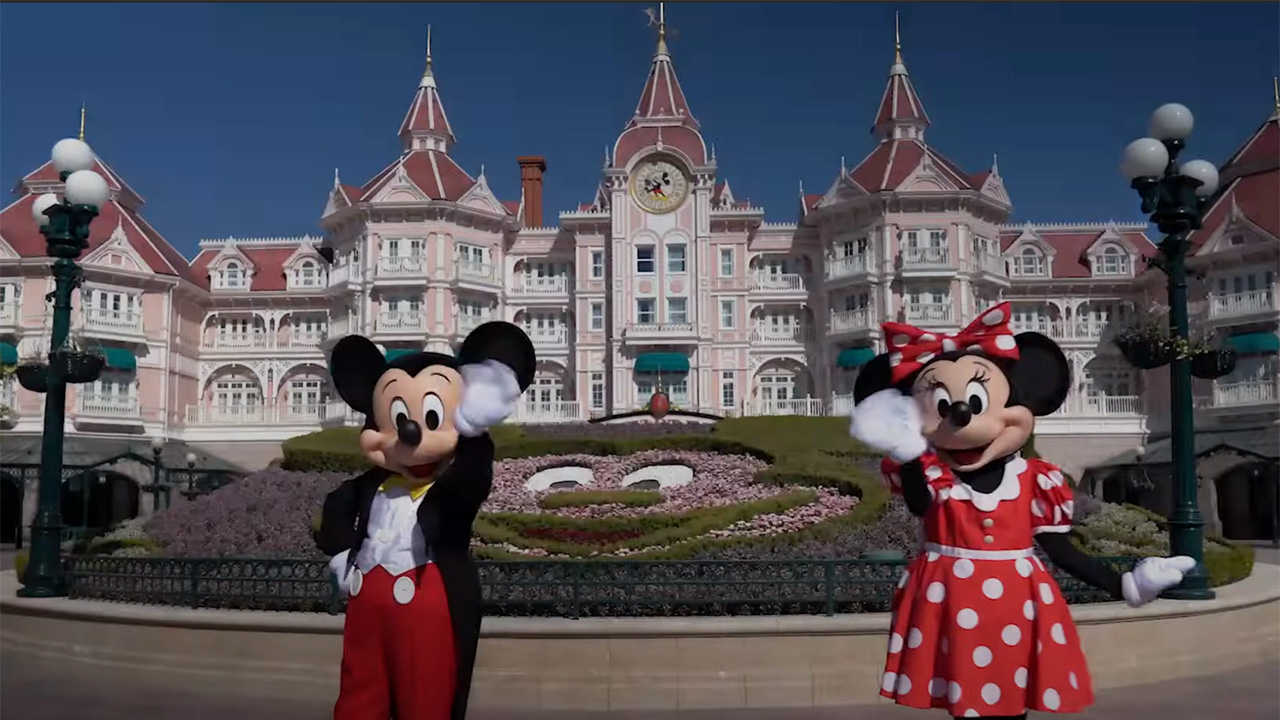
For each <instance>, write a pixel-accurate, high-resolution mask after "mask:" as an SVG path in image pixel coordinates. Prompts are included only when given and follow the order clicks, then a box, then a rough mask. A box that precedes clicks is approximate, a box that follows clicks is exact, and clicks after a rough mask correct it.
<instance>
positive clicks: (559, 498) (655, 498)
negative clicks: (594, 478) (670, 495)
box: [538, 490, 662, 510]
mask: <svg viewBox="0 0 1280 720" xmlns="http://www.w3.org/2000/svg"><path fill="white" fill-rule="evenodd" d="M660 502H662V493H660V492H658V491H657V490H568V491H564V492H553V493H551V494H550V495H546V496H544V497H543V498H542V499H541V500H539V501H538V507H540V508H542V509H543V510H556V509H559V508H567V507H590V506H592V505H624V506H626V507H649V506H651V505H657V504H658V503H660Z"/></svg>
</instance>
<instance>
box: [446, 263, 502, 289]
mask: <svg viewBox="0 0 1280 720" xmlns="http://www.w3.org/2000/svg"><path fill="white" fill-rule="evenodd" d="M454 271H455V276H456V277H457V279H458V282H462V283H469V284H473V285H476V284H478V285H497V284H498V283H499V281H498V268H496V267H494V266H493V265H490V264H489V263H482V262H476V261H475V260H457V261H455V263H454Z"/></svg>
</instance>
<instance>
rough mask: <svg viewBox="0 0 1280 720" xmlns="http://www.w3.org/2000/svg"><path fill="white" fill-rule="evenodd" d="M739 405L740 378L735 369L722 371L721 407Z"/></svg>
mask: <svg viewBox="0 0 1280 720" xmlns="http://www.w3.org/2000/svg"><path fill="white" fill-rule="evenodd" d="M737 405H738V378H737V372H736V371H734V370H721V371H720V407H722V408H732V407H737Z"/></svg>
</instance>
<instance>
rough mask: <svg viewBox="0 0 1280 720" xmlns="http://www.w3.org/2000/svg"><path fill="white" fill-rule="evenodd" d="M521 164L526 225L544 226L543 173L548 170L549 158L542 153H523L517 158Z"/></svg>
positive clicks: (521, 183) (524, 220)
mask: <svg viewBox="0 0 1280 720" xmlns="http://www.w3.org/2000/svg"><path fill="white" fill-rule="evenodd" d="M516 162H517V163H519V164H520V189H521V190H522V191H523V192H524V217H523V218H521V220H522V221H523V222H524V226H525V227H542V173H544V172H546V171H547V159H546V158H544V157H542V156H540V155H523V156H521V157H518V158H516Z"/></svg>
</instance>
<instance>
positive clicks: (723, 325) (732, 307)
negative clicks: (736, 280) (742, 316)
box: [720, 298, 738, 330]
mask: <svg viewBox="0 0 1280 720" xmlns="http://www.w3.org/2000/svg"><path fill="white" fill-rule="evenodd" d="M737 319H738V300H737V298H721V299H720V329H721V330H732V329H734V326H736V325H737V324H738V323H737Z"/></svg>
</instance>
